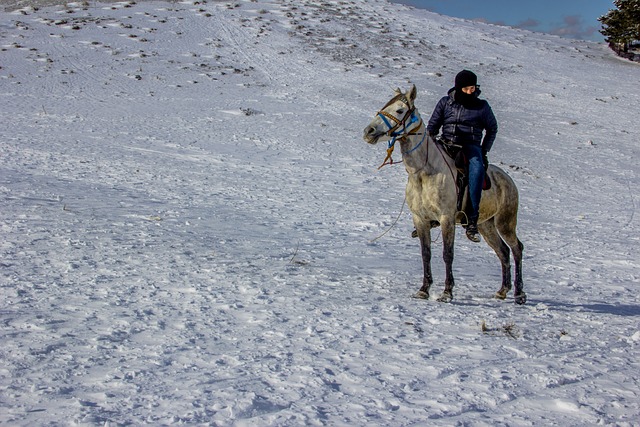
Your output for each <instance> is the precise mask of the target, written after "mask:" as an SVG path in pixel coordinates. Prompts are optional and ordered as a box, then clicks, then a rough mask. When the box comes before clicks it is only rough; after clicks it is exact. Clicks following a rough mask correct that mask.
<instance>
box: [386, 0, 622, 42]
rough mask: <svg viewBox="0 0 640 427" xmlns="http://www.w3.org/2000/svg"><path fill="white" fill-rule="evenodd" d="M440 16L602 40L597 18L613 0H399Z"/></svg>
mask: <svg viewBox="0 0 640 427" xmlns="http://www.w3.org/2000/svg"><path fill="white" fill-rule="evenodd" d="M397 3H404V4H409V5H412V6H416V7H419V8H422V9H427V10H430V11H433V12H437V13H440V14H443V15H448V16H454V17H457V18H464V19H473V20H478V21H482V22H488V23H491V24H498V25H508V26H512V27H517V28H523V29H526V30H531V31H540V32H544V33H550V34H555V35H558V36H562V37H568V38H575V39H584V40H593V41H603V40H604V37H603V36H602V35H601V34H600V33H599V30H600V28H601V25H600V22H598V18H599V17H600V16H602V15H604V14H606V13H607V12H608V11H609V10H610V9H614V8H615V6H614V5H613V1H612V0H537V1H527V2H522V1H513V0H400V1H397Z"/></svg>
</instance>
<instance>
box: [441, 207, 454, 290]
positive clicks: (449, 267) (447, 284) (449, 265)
mask: <svg viewBox="0 0 640 427" xmlns="http://www.w3.org/2000/svg"><path fill="white" fill-rule="evenodd" d="M440 222H441V226H442V246H443V248H442V259H443V260H444V266H445V280H444V292H442V295H440V298H438V301H440V302H451V300H453V287H454V286H455V280H454V279H453V247H454V245H453V244H454V241H455V236H456V225H455V222H454V221H453V220H450V219H447V220H442V221H440Z"/></svg>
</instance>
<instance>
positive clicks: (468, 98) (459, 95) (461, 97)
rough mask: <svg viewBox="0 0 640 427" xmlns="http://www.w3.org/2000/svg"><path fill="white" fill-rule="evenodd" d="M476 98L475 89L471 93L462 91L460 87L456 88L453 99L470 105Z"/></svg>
mask: <svg viewBox="0 0 640 427" xmlns="http://www.w3.org/2000/svg"><path fill="white" fill-rule="evenodd" d="M476 99H478V94H477V90H476V92H473V93H471V94H466V93H464V92H463V91H462V89H456V94H455V100H456V102H458V103H459V104H462V105H463V106H464V107H470V106H472V105H474V104H475V102H476Z"/></svg>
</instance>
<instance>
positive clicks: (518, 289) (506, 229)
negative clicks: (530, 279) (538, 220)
mask: <svg viewBox="0 0 640 427" xmlns="http://www.w3.org/2000/svg"><path fill="white" fill-rule="evenodd" d="M498 232H499V233H500V235H501V236H502V238H503V239H504V241H505V242H506V243H507V245H509V248H511V253H512V254H513V260H514V263H515V278H514V281H513V284H514V287H515V290H514V298H515V302H516V304H519V305H522V304H524V303H526V302H527V294H526V293H525V292H524V283H523V281H522V253H523V251H524V245H523V244H522V242H521V241H520V239H518V236H517V235H516V227H515V225H512V224H510V223H504V224H501V223H498Z"/></svg>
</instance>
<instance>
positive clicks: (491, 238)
mask: <svg viewBox="0 0 640 427" xmlns="http://www.w3.org/2000/svg"><path fill="white" fill-rule="evenodd" d="M478 231H480V234H481V235H482V237H483V238H484V240H485V241H486V242H487V244H488V245H489V246H490V247H491V249H493V251H494V252H495V253H496V255H497V256H498V259H499V260H500V265H501V266H502V286H501V287H500V290H498V292H496V294H495V297H496V298H498V299H502V300H503V299H505V298H507V293H508V292H509V291H510V290H511V258H510V253H509V246H507V244H506V243H505V242H504V240H502V238H501V237H500V234H499V233H498V230H497V228H496V225H495V222H494V219H493V218H491V219H489V220H488V221H485V222H483V223H481V224H478Z"/></svg>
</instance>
